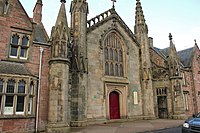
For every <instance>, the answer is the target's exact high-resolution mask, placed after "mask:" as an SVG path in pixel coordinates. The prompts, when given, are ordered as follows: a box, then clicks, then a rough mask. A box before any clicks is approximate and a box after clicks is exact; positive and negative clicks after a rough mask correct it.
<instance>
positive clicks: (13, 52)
mask: <svg viewBox="0 0 200 133" xmlns="http://www.w3.org/2000/svg"><path fill="white" fill-rule="evenodd" d="M17 50H18V48H17V47H13V46H11V52H10V55H11V56H17Z"/></svg>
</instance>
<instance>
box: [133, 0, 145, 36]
mask: <svg viewBox="0 0 200 133" xmlns="http://www.w3.org/2000/svg"><path fill="white" fill-rule="evenodd" d="M135 9H136V11H135V28H134V29H135V34H139V33H144V34H148V26H147V24H146V22H145V18H144V14H143V10H142V6H141V2H140V0H136V8H135ZM139 36H140V35H138V37H139Z"/></svg>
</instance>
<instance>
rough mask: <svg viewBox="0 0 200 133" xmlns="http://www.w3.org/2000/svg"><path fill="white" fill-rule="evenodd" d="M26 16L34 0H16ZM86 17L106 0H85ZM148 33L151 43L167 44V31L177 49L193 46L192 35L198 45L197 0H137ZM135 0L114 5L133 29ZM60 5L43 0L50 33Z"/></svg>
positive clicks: (105, 7)
mask: <svg viewBox="0 0 200 133" xmlns="http://www.w3.org/2000/svg"><path fill="white" fill-rule="evenodd" d="M20 1H21V3H22V5H23V6H24V8H25V10H26V11H27V13H28V15H29V17H32V16H33V13H32V12H33V8H34V6H35V3H36V0H20ZM87 2H88V4H89V14H88V19H90V18H92V17H95V16H96V15H99V14H100V13H103V12H104V11H107V10H108V9H110V8H111V7H112V2H111V1H110V0H87ZM70 3H71V0H66V10H67V16H68V23H69V24H70V14H69V9H70ZM141 3H142V8H143V11H144V16H145V19H146V23H147V25H148V28H149V36H151V37H153V38H154V46H155V47H158V48H166V47H168V46H169V38H168V36H169V33H172V36H173V40H174V43H175V45H176V48H177V50H178V51H179V50H182V49H186V48H189V47H193V46H194V39H196V40H197V43H198V45H199V46H200V0H141ZM135 6H136V0H117V2H116V3H115V8H116V11H117V13H118V14H119V15H120V16H121V18H122V19H123V20H124V22H125V23H126V24H127V25H128V26H129V28H130V29H131V30H132V31H134V30H133V28H134V23H135ZM59 8H60V0H43V18H42V21H43V24H44V26H45V28H46V30H47V33H48V34H49V35H50V32H51V27H52V26H53V25H55V21H56V18H57V15H58V11H59Z"/></svg>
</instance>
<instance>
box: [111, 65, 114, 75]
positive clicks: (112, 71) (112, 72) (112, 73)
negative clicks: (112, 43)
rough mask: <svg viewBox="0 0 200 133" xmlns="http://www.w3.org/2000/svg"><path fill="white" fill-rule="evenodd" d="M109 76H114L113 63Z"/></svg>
mask: <svg viewBox="0 0 200 133" xmlns="http://www.w3.org/2000/svg"><path fill="white" fill-rule="evenodd" d="M110 75H111V76H114V67H113V63H111V64H110Z"/></svg>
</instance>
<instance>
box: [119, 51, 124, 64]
mask: <svg viewBox="0 0 200 133" xmlns="http://www.w3.org/2000/svg"><path fill="white" fill-rule="evenodd" d="M119 61H120V62H122V61H123V55H122V51H121V50H120V51H119Z"/></svg>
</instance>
